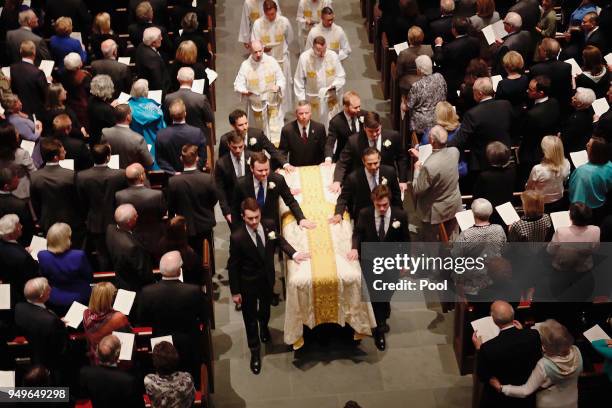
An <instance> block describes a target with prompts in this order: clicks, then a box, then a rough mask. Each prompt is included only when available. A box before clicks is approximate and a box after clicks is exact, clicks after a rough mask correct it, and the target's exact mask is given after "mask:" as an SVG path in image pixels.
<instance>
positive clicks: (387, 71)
mask: <svg viewBox="0 0 612 408" xmlns="http://www.w3.org/2000/svg"><path fill="white" fill-rule="evenodd" d="M384 45H385V44H384V43H383V48H382V54H381V69H380V74H381V79H382V88H383V99H390V98H391V64H392V63H394V62H397V53H396V52H395V49H393V48H392V47H391V48H390V45H389V44H388V43H387V46H386V47H385V46H384Z"/></svg>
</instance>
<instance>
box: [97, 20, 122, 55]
mask: <svg viewBox="0 0 612 408" xmlns="http://www.w3.org/2000/svg"><path fill="white" fill-rule="evenodd" d="M106 40H113V41H115V44H117V47H119V50H118V53H117V54H118V55H119V56H122V55H125V47H124V46H123V44H124V43H123V41H120V40H119V36H118V35H116V34H115V33H114V32H113V29H112V28H111V17H110V14H108V13H106V12H103V13H99V14H97V15H96V17H95V19H94V22H93V24H92V26H91V52H93V58H95V59H104V54H102V49H101V48H100V46H101V45H102V43H103V42H104V41H106Z"/></svg>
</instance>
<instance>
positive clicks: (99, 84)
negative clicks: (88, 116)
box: [89, 74, 115, 101]
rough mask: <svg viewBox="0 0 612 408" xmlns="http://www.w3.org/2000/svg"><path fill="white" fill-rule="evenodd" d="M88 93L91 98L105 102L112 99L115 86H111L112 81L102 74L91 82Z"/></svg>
mask: <svg viewBox="0 0 612 408" xmlns="http://www.w3.org/2000/svg"><path fill="white" fill-rule="evenodd" d="M89 92H90V93H91V94H92V95H93V96H97V97H98V98H100V99H102V100H105V101H106V100H110V99H112V97H113V93H114V92H115V84H113V79H112V78H111V77H110V76H108V75H104V74H100V75H96V76H95V77H93V78H92V80H91V83H90V85H89Z"/></svg>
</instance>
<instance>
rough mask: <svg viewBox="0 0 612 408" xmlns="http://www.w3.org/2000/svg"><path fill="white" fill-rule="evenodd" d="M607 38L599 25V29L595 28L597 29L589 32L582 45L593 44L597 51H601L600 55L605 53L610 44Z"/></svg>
mask: <svg viewBox="0 0 612 408" xmlns="http://www.w3.org/2000/svg"><path fill="white" fill-rule="evenodd" d="M609 40H610V39H609V38H607V39H606V32H605V31H604V30H602V28H601V27H600V28H599V29H597V31H595V32H594V33H593V34H591V36H590V37H589V38H588V40H586V43H585V44H584V46H585V47H586V46H587V45H593V46H595V47H597V48H599V51H601V55H607V54H608V52H609V46H610V41H609Z"/></svg>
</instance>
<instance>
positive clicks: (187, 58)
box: [172, 33, 209, 94]
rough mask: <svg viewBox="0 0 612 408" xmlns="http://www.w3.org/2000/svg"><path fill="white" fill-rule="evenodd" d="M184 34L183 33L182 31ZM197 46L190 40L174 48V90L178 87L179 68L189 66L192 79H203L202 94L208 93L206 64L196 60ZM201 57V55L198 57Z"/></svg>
mask: <svg viewBox="0 0 612 408" xmlns="http://www.w3.org/2000/svg"><path fill="white" fill-rule="evenodd" d="M183 34H184V33H183ZM198 53H199V51H198V48H197V46H196V44H195V43H194V42H193V41H191V40H187V41H183V42H181V43H180V45H179V46H178V48H177V49H176V56H175V59H174V63H173V64H172V90H173V91H176V90H177V89H179V86H180V85H179V83H178V80H177V79H176V76H177V74H178V71H179V69H181V68H183V67H189V68H191V69H193V72H194V74H195V75H194V79H203V80H204V94H208V87H209V83H208V75H206V66H205V65H204V64H203V63H201V62H199V61H198ZM200 59H202V57H200Z"/></svg>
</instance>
